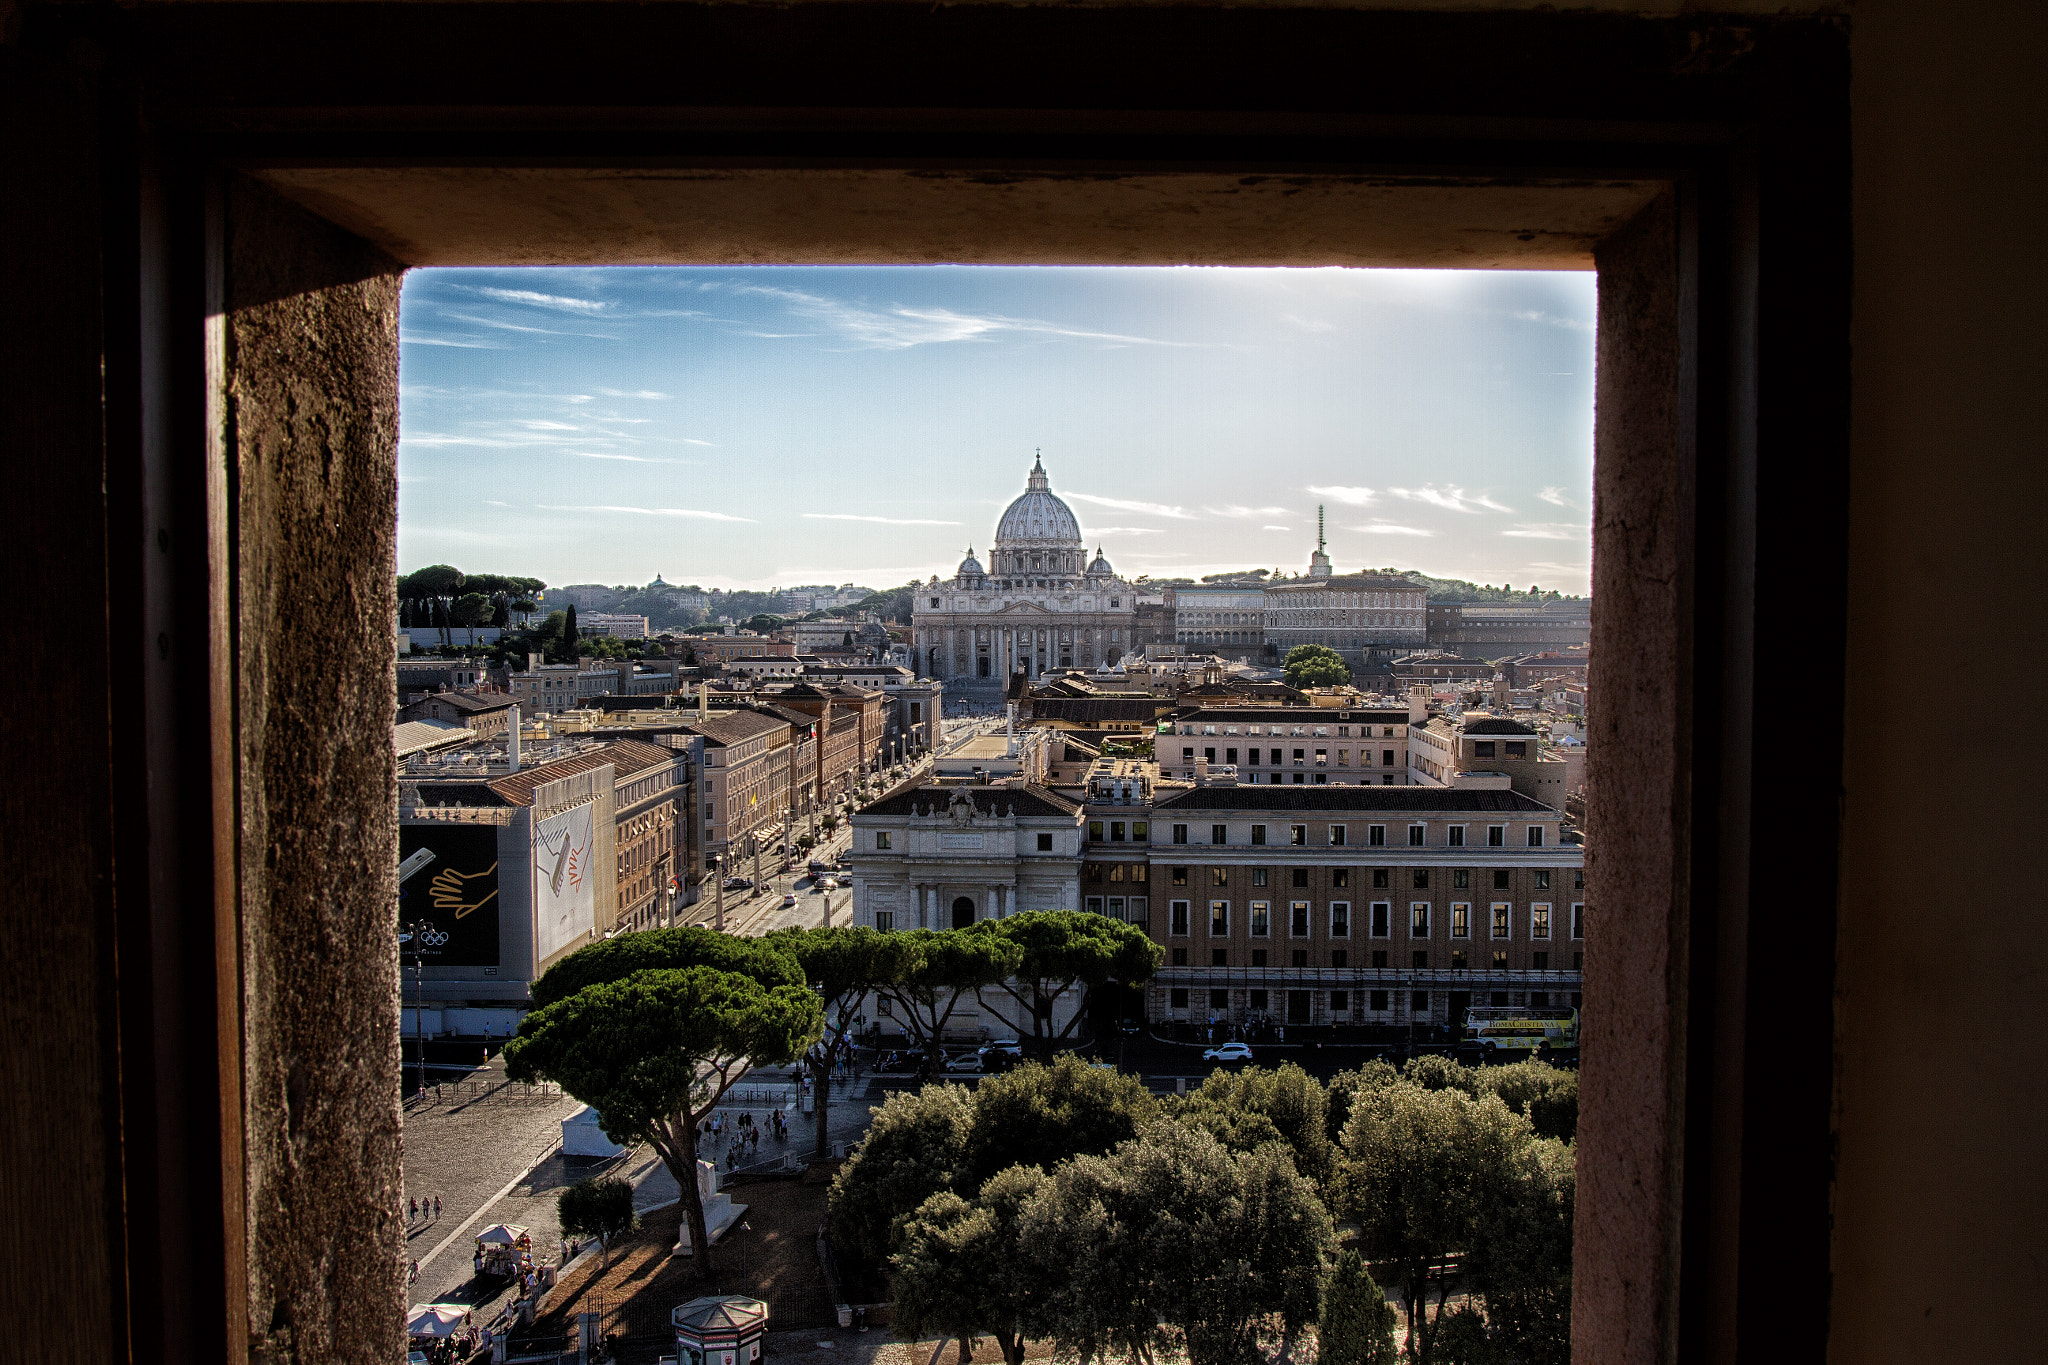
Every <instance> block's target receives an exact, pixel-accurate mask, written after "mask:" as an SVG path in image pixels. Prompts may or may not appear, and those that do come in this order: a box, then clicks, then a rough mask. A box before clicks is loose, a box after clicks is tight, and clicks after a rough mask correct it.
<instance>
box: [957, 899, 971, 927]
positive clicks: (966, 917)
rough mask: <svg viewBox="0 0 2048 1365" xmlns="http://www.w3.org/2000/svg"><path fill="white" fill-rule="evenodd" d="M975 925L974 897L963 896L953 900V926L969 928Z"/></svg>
mask: <svg viewBox="0 0 2048 1365" xmlns="http://www.w3.org/2000/svg"><path fill="white" fill-rule="evenodd" d="M973 925H974V897H972V896H962V897H960V898H959V899H957V900H955V901H954V902H953V927H954V928H955V929H969V928H972V927H973Z"/></svg>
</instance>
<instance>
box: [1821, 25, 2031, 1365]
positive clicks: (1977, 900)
mask: <svg viewBox="0 0 2048 1365" xmlns="http://www.w3.org/2000/svg"><path fill="white" fill-rule="evenodd" d="M1854 35H1855V38H1854V43H1855V46H1854V56H1855V71H1856V77H1855V91H1854V100H1855V110H1856V127H1855V139H1856V141H1855V162H1856V182H1855V224H1856V226H1855V253H1856V293H1855V322H1854V331H1853V334H1852V342H1853V349H1854V355H1855V361H1854V364H1855V407H1854V411H1853V415H1852V419H1851V425H1852V431H1853V441H1854V467H1853V470H1852V473H1851V477H1850V482H1849V488H1848V490H1847V496H1848V498H1849V506H1850V511H1851V518H1850V526H1851V541H1850V548H1849V571H1850V594H1849V650H1848V667H1847V671H1846V676H1845V697H1844V703H1845V704H1844V715H1843V735H1844V740H1845V743H1846V746H1847V752H1846V756H1845V762H1844V765H1843V774H1842V790H1843V818H1844V833H1843V842H1842V900H1841V930H1840V963H1839V968H1838V971H1839V978H1838V980H1839V995H1838V999H1837V1002H1836V1006H1837V1009H1836V1028H1837V1037H1838V1043H1837V1095H1836V1104H1837V1120H1836V1121H1837V1131H1838V1134H1839V1150H1838V1163H1839V1164H1838V1168H1837V1169H1838V1175H1837V1183H1836V1188H1835V1201H1834V1216H1835V1244H1834V1305H1833V1313H1832V1324H1831V1336H1832V1339H1831V1343H1830V1354H1831V1356H1832V1358H1833V1359H1834V1360H1836V1361H1839V1362H1847V1361H1859V1362H1860V1361H1870V1362H1899V1365H1905V1363H1906V1362H1918V1361H1927V1360H1958V1361H1961V1360H1973V1361H1975V1360H1982V1361H1989V1360H2014V1361H2016V1360H2039V1359H2041V1358H2042V1354H2043V1348H2042V1345H2041V1333H2040V1329H2039V1325H2038V1324H2037V1323H2036V1322H2035V1321H2033V1319H2034V1318H2035V1317H2037V1316H2038V1315H2037V1314H2036V1313H2034V1312H2033V1311H2031V1310H2030V1309H2027V1308H2022V1307H2021V1305H2037V1304H2040V1303H2041V1302H2043V1301H2044V1299H2048V1260H2044V1254H2043V1243H2042V1229H2043V1228H2044V1227H2048V1172H2044V1168H2048V1163H2044V1161H2043V1160H2042V1157H2043V1154H2044V1152H2048V1085H2043V1084H2042V1082H2041V1080H2040V1075H2039V1069H2040V1062H2039V1060H2038V1057H2037V1053H2038V1048H2037V1047H2036V1045H2035V1043H2034V1041H2033V1039H2032V1037H2031V1031H2030V1030H2029V1028H2028V1027H2027V1023H2028V1021H2029V1020H2031V1018H2032V1017H2033V1016H2034V1015H2035V1014H2036V1013H2037V1012H2038V1009H2039V1005H2040V1001H2041V993H2042V982H2043V979H2044V970H2043V969H2044V965H2048V964H2044V957H2048V954H2044V949H2043V938H2042V925H2043V920H2044V914H2048V894H2044V893H2043V891H2042V889H2041V881H2040V876H2039V872H2038V869H2037V866H2036V864H2035V862H2034V860H2033V858H2032V854H2033V852H2034V850H2035V848H2036V847H2037V846H2038V844H2039V838H2040V836H2039V829H2038V827H2039V820H2038V818H2037V816H2036V813H2035V808H2036V805H2037V803H2038V801H2039V792H2040V787H2041V782H2040V776H2039V770H2038V768H2037V766H2036V764H2035V763H2034V761H2033V754H2032V752H2031V750H2029V749H2027V748H2026V747H2025V745H2024V743H2023V744H2021V745H2019V746H2013V745H2009V744H2004V743H1999V742H1997V741H1996V740H1995V739H1993V738H1992V736H1995V735H1997V734H1999V733H2001V732H2003V731H2005V730H2006V729H2008V728H2009V727H2010V726H2011V725H2012V723H2014V722H2018V723H2019V725H2020V728H2021V730H2022V732H2025V730H2026V729H2027V728H2028V727H2030V726H2031V725H2032V723H2033V720H2034V717H2035V715H2036V714H2037V710H2038V708H2037V707H2036V706H2035V704H2034V702H2035V694H2036V693H2037V691H2038V689H2039V686H2040V679H2041V677H2042V676H2043V674H2044V671H2048V658H2044V652H2048V651H2044V650H2043V647H2042V644H2041V640H2042V632H2041V631H2039V630H2038V629H2033V630H2027V629H2022V630H2020V631H2016V632H2015V631H2012V630H2010V629H2009V627H2010V624H2011V622H2012V621H2013V619H2014V618H2015V616H2018V617H2021V618H2025V617H2027V616H2029V615H2033V616H2038V615H2039V612H2040V607H2039V599H2040V593H2039V590H2038V588H2037V586H2036V584H2037V580H2038V577H2039V574H2040V565H2041V547H2042V545H2043V543H2044V540H2048V536H2044V533H2043V530H2042V525H2041V487H2042V479H2043V475H2042V466H2043V445H2044V443H2043V439H2042V434H2041V425H2042V395H2043V392H2044V389H2043V381H2042V378H2041V375H2042V371H2043V368H2044V362H2048V356H2044V354H2043V352H2044V347H2043V344H2042V318H2043V316H2044V315H2048V272H2044V270H2043V267H2042V264H2041V255H2040V246H2039V243H2038V241H2036V240H2035V233H2034V232H2033V231H2032V230H2031V225H2033V224H2036V223H2039V222H2040V221H2041V217H2042V212H2043V209H2044V207H2048V204H2044V202H2043V201H2044V198H2048V195H2044V192H2043V187H2042V176H2041V167H2042V166H2044V165H2048V120H2044V118H2043V110H2042V98H2041V72H2042V71H2043V70H2044V69H2048V9H2044V7H2042V6H2041V5H2039V4H2034V3H2022V2H2021V0H2013V3H2005V4H1997V3H1983V4H1975V5H1966V6H1949V5H1942V4H1937V3H1931V0H1865V2H1864V3H1859V4H1858V5H1857V7H1856V23H1855V29H1854ZM1950 650H1953V651H1955V652H1956V654H1957V656H1958V657H1959V658H1961V659H1966V660H1968V661H1969V662H1968V664H1967V666H1965V667H1962V668H1952V669H1944V670H1942V672H1943V673H1944V674H1945V675H1946V679H1947V685H1945V686H1940V687H1938V688H1937V689H1935V690H1934V691H1932V692H1931V693H1930V692H1926V691H1922V690H1921V689H1918V688H1911V687H1901V686H1899V685H1897V684H1896V682H1895V680H1896V679H1897V678H1898V677H1899V675H1900V665H1901V664H1902V663H1904V664H1912V665H1917V664H1918V663H1919V662H1920V661H1922V660H1925V659H1928V658H1930V657H1938V656H1940V655H1941V654H1943V653H1945V652H1947V651H1950ZM1912 671H1914V672H1916V673H1917V672H1919V671H1920V670H1919V669H1918V668H1917V667H1915V668H1913V670H1912ZM1788 700H1790V699H1788ZM1921 708H1925V709H1927V710H1929V711H1931V712H1932V713H1935V714H1938V715H1940V716H1941V717H1942V720H1941V722H1940V723H1939V725H1938V726H1937V728H1936V732H1935V733H1933V734H1930V735H1929V736H1927V738H1928V740H1929V741H1930V742H1928V743H1926V744H1921V743H1918V742H1915V741H1914V740H1912V739H1911V738H1909V735H1910V733H1911V729H1912V728H1913V727H1911V726H1910V725H1909V724H1908V723H1907V722H1908V718H1909V716H1911V715H1913V714H1914V713H1915V712H1916V711H1917V710H1919V709H1921ZM1821 714H1824V713H1821ZM1972 735H1981V736H1983V738H1982V740H1981V741H1979V740H1977V739H1972V738H1968V737H1969V736H1972ZM1815 794H1816V797H1818V796H1819V795H1820V793H1819V792H1818V791H1816V793H1815ZM1908 822H1910V827H1909V824H1908Z"/></svg>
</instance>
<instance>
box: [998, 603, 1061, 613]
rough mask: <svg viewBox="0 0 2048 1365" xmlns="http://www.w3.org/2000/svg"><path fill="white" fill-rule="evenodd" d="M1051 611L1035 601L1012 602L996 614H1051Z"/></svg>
mask: <svg viewBox="0 0 2048 1365" xmlns="http://www.w3.org/2000/svg"><path fill="white" fill-rule="evenodd" d="M1052 614H1053V613H1052V612H1051V611H1050V610H1049V609H1047V608H1045V607H1041V606H1039V605H1038V603H1036V602H1012V603H1010V605H1009V606H1007V607H1004V608H1003V609H1002V610H1001V611H999V612H997V613H996V615H998V616H1051V615H1052Z"/></svg>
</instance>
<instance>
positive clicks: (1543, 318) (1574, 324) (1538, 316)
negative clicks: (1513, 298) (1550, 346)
mask: <svg viewBox="0 0 2048 1365" xmlns="http://www.w3.org/2000/svg"><path fill="white" fill-rule="evenodd" d="M1508 316H1509V317H1511V318H1513V319H1514V320H1515V321H1517V322H1540V323H1542V324H1543V325H1544V326H1546V327H1562V328H1564V329H1565V330H1566V331H1570V332H1590V331H1592V330H1593V320H1592V319H1591V318H1567V317H1560V316H1558V315H1557V314H1556V313H1544V312H1539V311H1537V310H1536V309H1533V308H1529V309H1523V310H1521V311H1519V312H1510V313H1509V314H1508Z"/></svg>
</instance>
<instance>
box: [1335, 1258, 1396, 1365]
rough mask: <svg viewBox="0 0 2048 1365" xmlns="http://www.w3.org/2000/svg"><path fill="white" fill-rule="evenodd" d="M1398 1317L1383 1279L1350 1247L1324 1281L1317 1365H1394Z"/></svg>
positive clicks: (1338, 1259)
mask: <svg viewBox="0 0 2048 1365" xmlns="http://www.w3.org/2000/svg"><path fill="white" fill-rule="evenodd" d="M1398 1321H1399V1317H1398V1315H1397V1314H1396V1313H1395V1312H1394V1310H1393V1308H1392V1307H1391V1306H1390V1305H1389V1304H1388V1303H1387V1296H1386V1295H1385V1294H1384V1293H1383V1292H1381V1290H1380V1286H1379V1281H1377V1280H1375V1279H1373V1277H1372V1272H1371V1271H1370V1270H1368V1269H1367V1268H1366V1264H1365V1261H1364V1260H1363V1259H1362V1258H1361V1257H1360V1256H1359V1254H1358V1253H1357V1252H1356V1251H1353V1250H1351V1249H1350V1248H1349V1247H1347V1248H1345V1249H1344V1250H1343V1251H1341V1252H1339V1253H1337V1260H1336V1263H1335V1264H1334V1265H1332V1266H1331V1267H1330V1275H1329V1278H1328V1279H1327V1280H1326V1281H1324V1283H1323V1315H1322V1317H1321V1318H1320V1319H1318V1321H1317V1323H1316V1365H1394V1361H1395V1358H1396V1355H1397V1352H1396V1350H1395V1347H1394V1324H1395V1323H1396V1322H1398Z"/></svg>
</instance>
